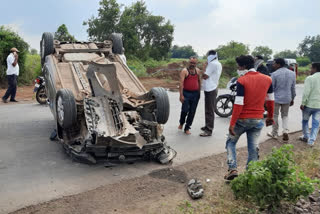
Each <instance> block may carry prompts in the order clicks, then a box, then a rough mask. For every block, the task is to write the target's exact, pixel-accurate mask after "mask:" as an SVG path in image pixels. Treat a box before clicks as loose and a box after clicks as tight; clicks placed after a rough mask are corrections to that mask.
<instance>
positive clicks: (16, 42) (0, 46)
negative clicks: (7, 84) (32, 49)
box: [0, 26, 29, 83]
mask: <svg viewBox="0 0 320 214" xmlns="http://www.w3.org/2000/svg"><path fill="white" fill-rule="evenodd" d="M13 47H16V48H17V49H18V50H19V51H20V52H19V60H18V63H19V68H20V70H19V71H20V75H21V76H23V75H24V72H25V59H26V54H27V52H28V49H29V45H28V44H27V43H26V42H25V41H24V40H23V39H22V38H21V37H20V36H19V35H18V34H17V33H16V32H13V31H12V30H10V29H9V28H5V27H4V26H0V83H3V82H4V80H5V77H6V70H7V57H8V55H9V54H10V49H11V48H13Z"/></svg>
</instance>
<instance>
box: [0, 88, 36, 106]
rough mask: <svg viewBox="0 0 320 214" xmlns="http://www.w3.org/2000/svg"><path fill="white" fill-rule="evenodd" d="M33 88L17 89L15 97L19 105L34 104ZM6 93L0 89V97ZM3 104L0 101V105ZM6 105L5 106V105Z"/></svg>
mask: <svg viewBox="0 0 320 214" xmlns="http://www.w3.org/2000/svg"><path fill="white" fill-rule="evenodd" d="M33 89H34V86H33V85H31V86H21V87H18V89H17V95H16V100H18V101H19V103H30V102H35V100H36V99H35V94H34V93H33ZM5 93H6V89H2V88H0V96H1V97H3V95H4V94H5ZM3 104H5V103H3V102H2V100H1V101H0V105H3ZM6 105H7V104H6Z"/></svg>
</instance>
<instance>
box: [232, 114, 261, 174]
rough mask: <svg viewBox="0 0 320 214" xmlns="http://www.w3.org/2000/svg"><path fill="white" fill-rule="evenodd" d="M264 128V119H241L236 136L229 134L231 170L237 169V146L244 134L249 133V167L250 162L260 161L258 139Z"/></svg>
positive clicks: (236, 129)
mask: <svg viewBox="0 0 320 214" xmlns="http://www.w3.org/2000/svg"><path fill="white" fill-rule="evenodd" d="M263 126H264V123H263V120H262V119H239V120H238V121H237V123H236V125H235V127H234V131H235V133H236V135H235V136H232V135H230V134H229V136H228V139H227V143H226V149H227V156H228V161H227V163H228V166H229V170H235V169H237V151H236V145H237V142H238V140H239V138H240V136H241V135H242V134H243V133H247V144H248V161H247V167H248V164H249V162H250V161H256V160H258V159H259V145H258V138H259V136H260V133H261V130H262V128H263Z"/></svg>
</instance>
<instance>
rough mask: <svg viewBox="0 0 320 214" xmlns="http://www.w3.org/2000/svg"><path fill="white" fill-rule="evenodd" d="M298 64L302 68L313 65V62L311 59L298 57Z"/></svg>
mask: <svg viewBox="0 0 320 214" xmlns="http://www.w3.org/2000/svg"><path fill="white" fill-rule="evenodd" d="M297 63H298V64H299V65H300V66H307V65H310V64H311V60H310V59H309V57H298V58H297Z"/></svg>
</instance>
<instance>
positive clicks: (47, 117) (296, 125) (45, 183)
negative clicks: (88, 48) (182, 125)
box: [0, 85, 303, 213]
mask: <svg viewBox="0 0 320 214" xmlns="http://www.w3.org/2000/svg"><path fill="white" fill-rule="evenodd" d="M302 88H303V86H301V85H299V86H298V87H297V92H298V97H297V99H296V103H297V104H296V105H295V106H294V107H293V108H292V109H291V113H290V115H291V117H290V129H291V131H297V130H299V129H300V120H301V116H300V114H301V113H300V111H299V109H298V104H300V101H301V93H302ZM220 92H221V93H225V92H227V91H225V90H221V91H220ZM169 96H170V102H171V116H170V120H169V122H168V124H167V125H166V127H165V135H166V137H167V140H168V142H169V145H171V146H172V147H173V148H175V149H176V150H177V152H178V156H177V158H176V159H175V161H174V164H175V165H177V164H182V163H184V162H187V161H190V160H194V159H198V158H201V157H205V156H208V155H212V154H217V153H221V152H224V151H225V148H224V147H225V140H226V134H227V128H228V123H229V119H225V118H219V117H218V118H217V119H216V128H215V131H214V135H213V136H212V137H210V138H200V137H198V135H199V133H200V130H199V128H200V127H201V126H202V125H203V124H204V104H203V97H202V99H201V101H200V103H199V108H198V111H197V114H196V117H195V118H196V119H195V121H194V125H193V129H192V132H193V134H192V135H191V136H186V135H184V134H183V133H182V132H179V131H178V130H177V125H178V119H179V114H180V107H181V104H180V103H179V101H178V93H169ZM53 128H54V122H53V117H52V115H51V113H50V111H49V108H47V107H43V106H40V105H38V104H19V105H0V145H1V149H0V213H7V212H10V211H14V210H16V209H18V208H21V207H24V206H27V205H31V204H36V203H39V202H43V201H48V200H51V199H54V198H58V197H61V196H66V195H71V194H76V193H80V192H83V191H87V190H90V189H94V188H97V187H99V186H101V185H105V184H109V183H113V182H117V181H119V180H121V179H129V178H132V177H136V176H140V175H144V174H147V173H148V172H150V171H151V170H154V169H157V168H160V167H163V166H161V165H158V164H156V163H150V162H141V163H135V164H133V165H127V164H122V165H119V166H117V167H114V168H104V167H103V166H102V165H96V166H87V165H83V164H79V163H75V162H72V161H71V160H70V159H69V157H68V156H67V155H66V154H65V153H64V151H63V149H62V147H61V145H60V144H58V143H56V142H51V141H49V139H48V137H49V134H50V132H51V131H52V129H53ZM269 129H270V128H268V129H267V128H265V129H264V130H263V133H262V137H261V138H260V140H261V141H263V140H264V139H266V132H267V130H269ZM244 145H245V138H244V137H242V139H241V140H240V142H239V146H244Z"/></svg>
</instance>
